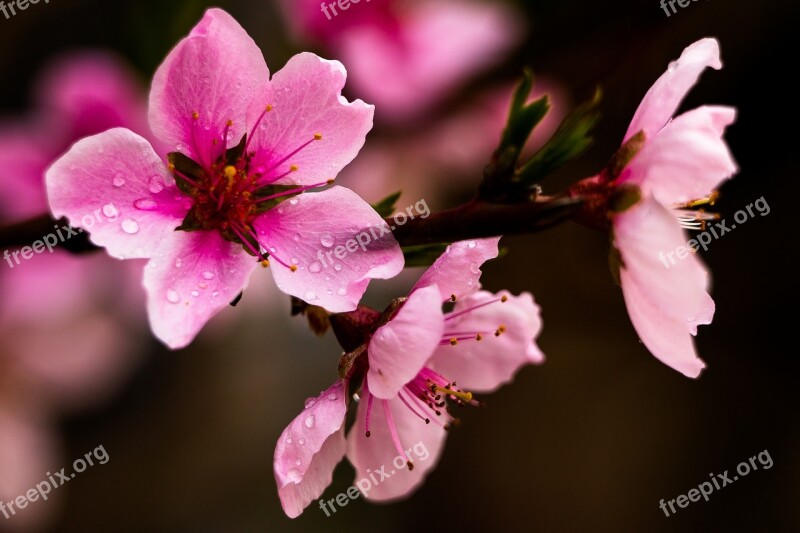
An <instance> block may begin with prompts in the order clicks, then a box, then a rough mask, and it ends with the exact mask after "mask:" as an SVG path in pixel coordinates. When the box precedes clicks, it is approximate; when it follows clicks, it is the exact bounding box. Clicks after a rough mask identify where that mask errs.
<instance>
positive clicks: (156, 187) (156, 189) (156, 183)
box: [149, 176, 164, 194]
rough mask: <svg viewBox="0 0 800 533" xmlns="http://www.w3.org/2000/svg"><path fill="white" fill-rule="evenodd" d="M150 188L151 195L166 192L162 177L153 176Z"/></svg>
mask: <svg viewBox="0 0 800 533" xmlns="http://www.w3.org/2000/svg"><path fill="white" fill-rule="evenodd" d="M149 186H150V192H151V193H153V194H158V193H160V192H161V191H163V190H164V180H162V179H161V177H160V176H153V177H152V178H150V182H149Z"/></svg>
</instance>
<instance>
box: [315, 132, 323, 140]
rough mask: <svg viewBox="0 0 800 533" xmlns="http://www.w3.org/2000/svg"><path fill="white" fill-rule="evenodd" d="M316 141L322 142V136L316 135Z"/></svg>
mask: <svg viewBox="0 0 800 533" xmlns="http://www.w3.org/2000/svg"><path fill="white" fill-rule="evenodd" d="M314 140H315V141H321V140H322V134H321V133H315V134H314Z"/></svg>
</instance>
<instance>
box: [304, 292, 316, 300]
mask: <svg viewBox="0 0 800 533" xmlns="http://www.w3.org/2000/svg"><path fill="white" fill-rule="evenodd" d="M317 298H319V297H318V296H317V293H316V292H314V291H308V292H306V293H305V295H304V296H303V299H304V300H305V301H307V302H313V301H314V300H316V299H317Z"/></svg>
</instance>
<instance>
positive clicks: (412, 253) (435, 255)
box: [403, 244, 447, 268]
mask: <svg viewBox="0 0 800 533" xmlns="http://www.w3.org/2000/svg"><path fill="white" fill-rule="evenodd" d="M445 250H447V245H446V244H423V245H420V246H406V247H404V248H403V255H404V256H405V259H406V267H409V268H410V267H427V266H431V265H432V264H433V263H434V262H435V261H436V260H437V259H439V256H441V255H442V254H443V253H444V251H445Z"/></svg>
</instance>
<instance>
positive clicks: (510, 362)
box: [428, 291, 544, 392]
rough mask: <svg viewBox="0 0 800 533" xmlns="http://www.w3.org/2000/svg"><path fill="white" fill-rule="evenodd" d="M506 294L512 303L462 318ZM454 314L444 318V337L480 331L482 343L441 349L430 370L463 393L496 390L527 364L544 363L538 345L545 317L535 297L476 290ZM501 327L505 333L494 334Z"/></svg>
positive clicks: (480, 309) (431, 362)
mask: <svg viewBox="0 0 800 533" xmlns="http://www.w3.org/2000/svg"><path fill="white" fill-rule="evenodd" d="M502 296H505V297H507V298H508V300H507V301H505V302H502V301H500V302H497V303H492V304H489V305H486V306H485V307H481V308H478V309H475V310H474V311H470V312H468V313H465V314H462V315H459V314H458V313H459V312H461V311H464V310H466V309H470V308H473V307H475V306H478V305H481V304H484V303H486V302H489V301H492V300H497V299H498V298H499V297H502ZM450 315H452V316H453V317H454V318H453V319H451V320H448V319H447V316H445V336H447V332H450V331H453V332H480V333H481V334H482V340H480V341H477V340H462V341H460V342H459V343H458V344H457V345H455V346H451V345H445V346H440V347H439V349H438V350H436V353H434V355H433V358H432V359H431V361H430V363H429V364H428V366H429V367H430V368H431V369H432V370H435V371H436V372H438V373H439V374H441V375H442V376H445V377H446V378H447V379H449V380H452V381H455V382H457V383H458V386H459V387H460V388H462V389H464V390H469V391H472V392H492V391H494V390H496V389H498V388H499V387H500V386H501V385H504V384H506V383H509V382H510V381H511V380H512V379H513V377H514V374H516V373H517V371H518V370H519V369H520V368H521V367H522V366H523V365H528V364H531V363H541V362H542V361H544V355H543V354H542V352H541V350H539V347H538V346H537V345H536V337H538V336H539V333H540V332H541V329H542V319H541V315H540V311H539V306H538V305H536V303H535V302H534V301H533V296H532V295H531V294H530V293H527V292H524V293H522V294H520V295H519V296H513V295H511V294H510V293H509V292H507V291H502V292H499V293H497V294H492V293H490V292H487V291H480V292H476V293H474V294H471V295H469V296H467V297H466V298H464V299H463V300H460V301H459V302H457V303H456V306H455V308H454V309H453V312H452V313H450ZM501 325H502V326H505V328H506V329H505V332H504V333H503V334H502V335H500V336H499V337H498V336H495V335H494V332H495V331H496V330H497V329H498V328H499V327H500V326H501ZM454 336H457V335H454Z"/></svg>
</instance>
